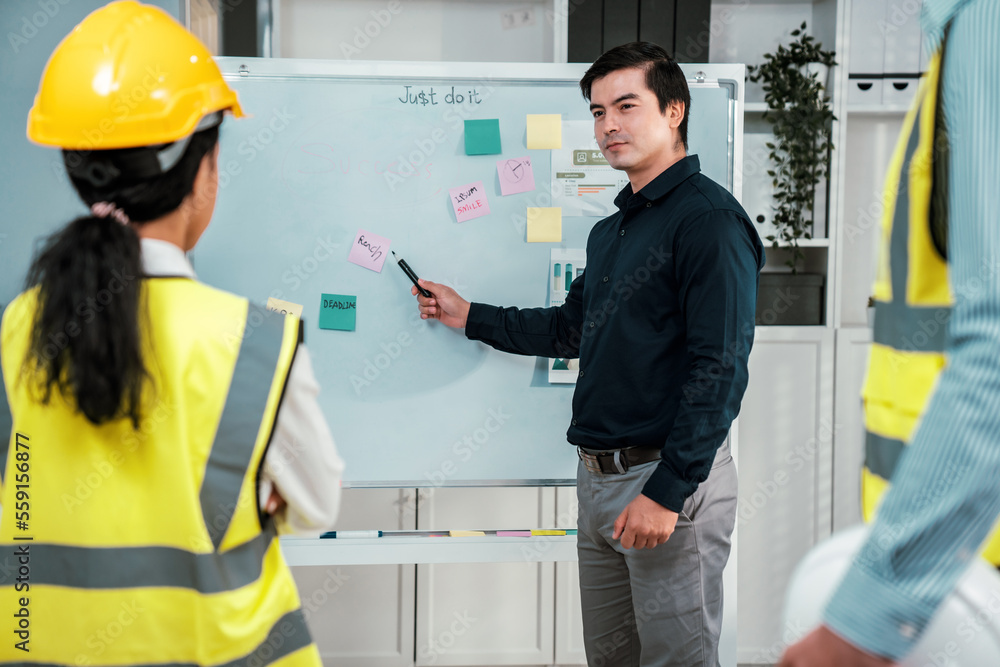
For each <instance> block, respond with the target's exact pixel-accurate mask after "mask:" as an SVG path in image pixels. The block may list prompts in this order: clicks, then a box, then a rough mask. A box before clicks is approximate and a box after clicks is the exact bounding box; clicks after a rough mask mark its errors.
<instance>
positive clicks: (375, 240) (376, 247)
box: [347, 229, 392, 273]
mask: <svg viewBox="0 0 1000 667" xmlns="http://www.w3.org/2000/svg"><path fill="white" fill-rule="evenodd" d="M391 243H392V241H390V240H389V239H387V238H383V237H381V236H379V235H378V234H372V233H371V232H366V231H365V230H363V229H359V230H358V235H357V237H356V238H355V239H354V245H352V246H351V254H350V255H348V256H347V261H348V262H353V263H355V264H357V265H358V266H363V267H365V268H366V269H371V270H372V271H375V272H377V273H382V264H384V263H385V258H386V257H387V256H388V255H389V245H390V244H391Z"/></svg>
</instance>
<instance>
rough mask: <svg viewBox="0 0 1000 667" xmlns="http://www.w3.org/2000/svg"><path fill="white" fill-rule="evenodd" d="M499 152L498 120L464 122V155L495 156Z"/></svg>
mask: <svg viewBox="0 0 1000 667" xmlns="http://www.w3.org/2000/svg"><path fill="white" fill-rule="evenodd" d="M500 152H501V151H500V120H499V119H497V118H491V119H489V120H467V121H465V154H466V155H496V154H499V153H500Z"/></svg>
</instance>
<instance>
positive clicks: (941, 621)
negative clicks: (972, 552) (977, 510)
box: [784, 525, 1000, 667]
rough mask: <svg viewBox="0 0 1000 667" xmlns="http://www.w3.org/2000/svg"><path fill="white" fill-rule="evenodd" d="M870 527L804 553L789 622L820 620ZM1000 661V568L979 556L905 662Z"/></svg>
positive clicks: (972, 665) (908, 665)
mask: <svg viewBox="0 0 1000 667" xmlns="http://www.w3.org/2000/svg"><path fill="white" fill-rule="evenodd" d="M868 530H869V529H868V526H864V525H861V526H855V527H853V528H849V529H847V530H844V531H842V532H840V533H837V534H836V535H834V536H833V537H831V538H830V539H828V540H825V541H824V542H822V543H820V544H818V545H816V547H814V548H813V549H812V551H810V552H809V553H808V554H807V555H806V557H805V558H804V559H802V562H801V563H799V566H798V567H797V568H796V569H795V573H794V574H793V575H792V579H791V581H790V582H789V585H788V595H787V596H786V598H785V619H784V620H785V625H784V627H785V628H797V629H800V630H805V631H806V632H808V631H811V630H813V629H814V628H815V627H816V626H818V625H819V624H820V622H821V621H822V614H823V610H824V609H825V608H826V605H827V603H828V602H829V601H830V597H831V596H832V595H833V592H834V591H835V590H836V588H837V586H838V585H839V583H840V580H841V579H843V577H844V575H845V574H846V573H847V569H848V567H849V566H850V565H851V562H852V561H853V559H854V556H855V554H857V553H858V551H859V550H860V549H861V546H862V545H863V544H864V542H865V541H866V540H867V538H868ZM798 639H801V637H799V638H798ZM996 665H1000V573H998V572H997V570H996V569H995V568H994V567H993V566H991V565H990V564H989V563H987V562H986V561H984V560H982V559H981V558H976V559H975V561H974V562H973V563H972V564H971V565H970V566H969V569H968V570H967V571H966V572H965V574H963V575H962V577H961V578H960V579H959V581H958V585H957V586H956V587H955V589H954V590H953V591H952V592H951V594H950V595H948V597H947V598H946V599H945V601H944V602H943V603H942V604H941V606H940V607H939V608H938V610H937V612H936V613H935V614H934V617H933V618H932V619H931V622H930V625H928V626H927V629H926V630H925V631H924V633H923V634H922V635H921V637H920V640H919V641H918V642H917V645H916V646H915V647H914V649H913V651H912V652H911V653H910V654H909V655H907V656H906V658H904V659H903V660H902V661H900V662H899V667H994V666H996Z"/></svg>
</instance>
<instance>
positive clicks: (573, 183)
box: [552, 120, 628, 218]
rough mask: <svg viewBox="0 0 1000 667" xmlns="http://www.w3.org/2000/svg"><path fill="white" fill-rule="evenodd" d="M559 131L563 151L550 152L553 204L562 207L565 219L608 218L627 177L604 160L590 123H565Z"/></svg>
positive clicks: (573, 121)
mask: <svg viewBox="0 0 1000 667" xmlns="http://www.w3.org/2000/svg"><path fill="white" fill-rule="evenodd" d="M562 130H563V141H562V148H559V149H555V150H553V151H552V193H553V194H552V205H553V206H561V207H562V214H563V216H564V217H568V216H594V217H598V218H603V217H606V216H609V215H611V214H612V213H614V212H615V211H617V210H618V207H616V206H615V197H617V196H618V193H619V192H620V191H621V189H622V188H624V187H625V185H626V184H627V183H628V175H627V174H626V173H625V172H624V171H618V170H617V169H614V168H613V167H612V166H611V165H609V164H608V161H607V160H605V159H604V155H602V154H601V150H600V148H598V146H597V141H596V140H595V139H594V124H593V123H591V122H590V121H581V120H568V121H567V120H564V121H563V124H562Z"/></svg>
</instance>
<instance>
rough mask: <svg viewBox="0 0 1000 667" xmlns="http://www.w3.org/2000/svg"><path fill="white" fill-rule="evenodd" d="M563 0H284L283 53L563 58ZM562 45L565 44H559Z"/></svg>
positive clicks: (280, 22)
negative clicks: (559, 31) (557, 38)
mask: <svg viewBox="0 0 1000 667" xmlns="http://www.w3.org/2000/svg"><path fill="white" fill-rule="evenodd" d="M562 4H563V3H562V2H560V1H559V0H528V1H527V2H525V1H521V2H503V1H502V0H477V1H468V0H337V2H330V1H329V0H280V2H278V3H276V7H277V22H276V23H277V24H276V26H275V34H276V35H278V44H277V45H276V46H277V48H276V49H275V55H280V56H281V57H283V58H329V59H335V60H343V59H351V60H434V61H438V60H440V61H479V62H487V61H489V62H565V56H563V58H562V59H559V58H557V57H556V56H557V55H558V54H557V51H558V50H559V49H557V48H556V45H555V44H554V34H555V32H556V31H555V29H554V26H555V25H557V24H559V22H560V20H564V18H565V17H564V16H562V17H561V16H560V15H557V13H556V10H555V9H554V8H555V7H557V6H560V5H562ZM562 48H563V50H564V48H565V47H564V46H563V47H562Z"/></svg>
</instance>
